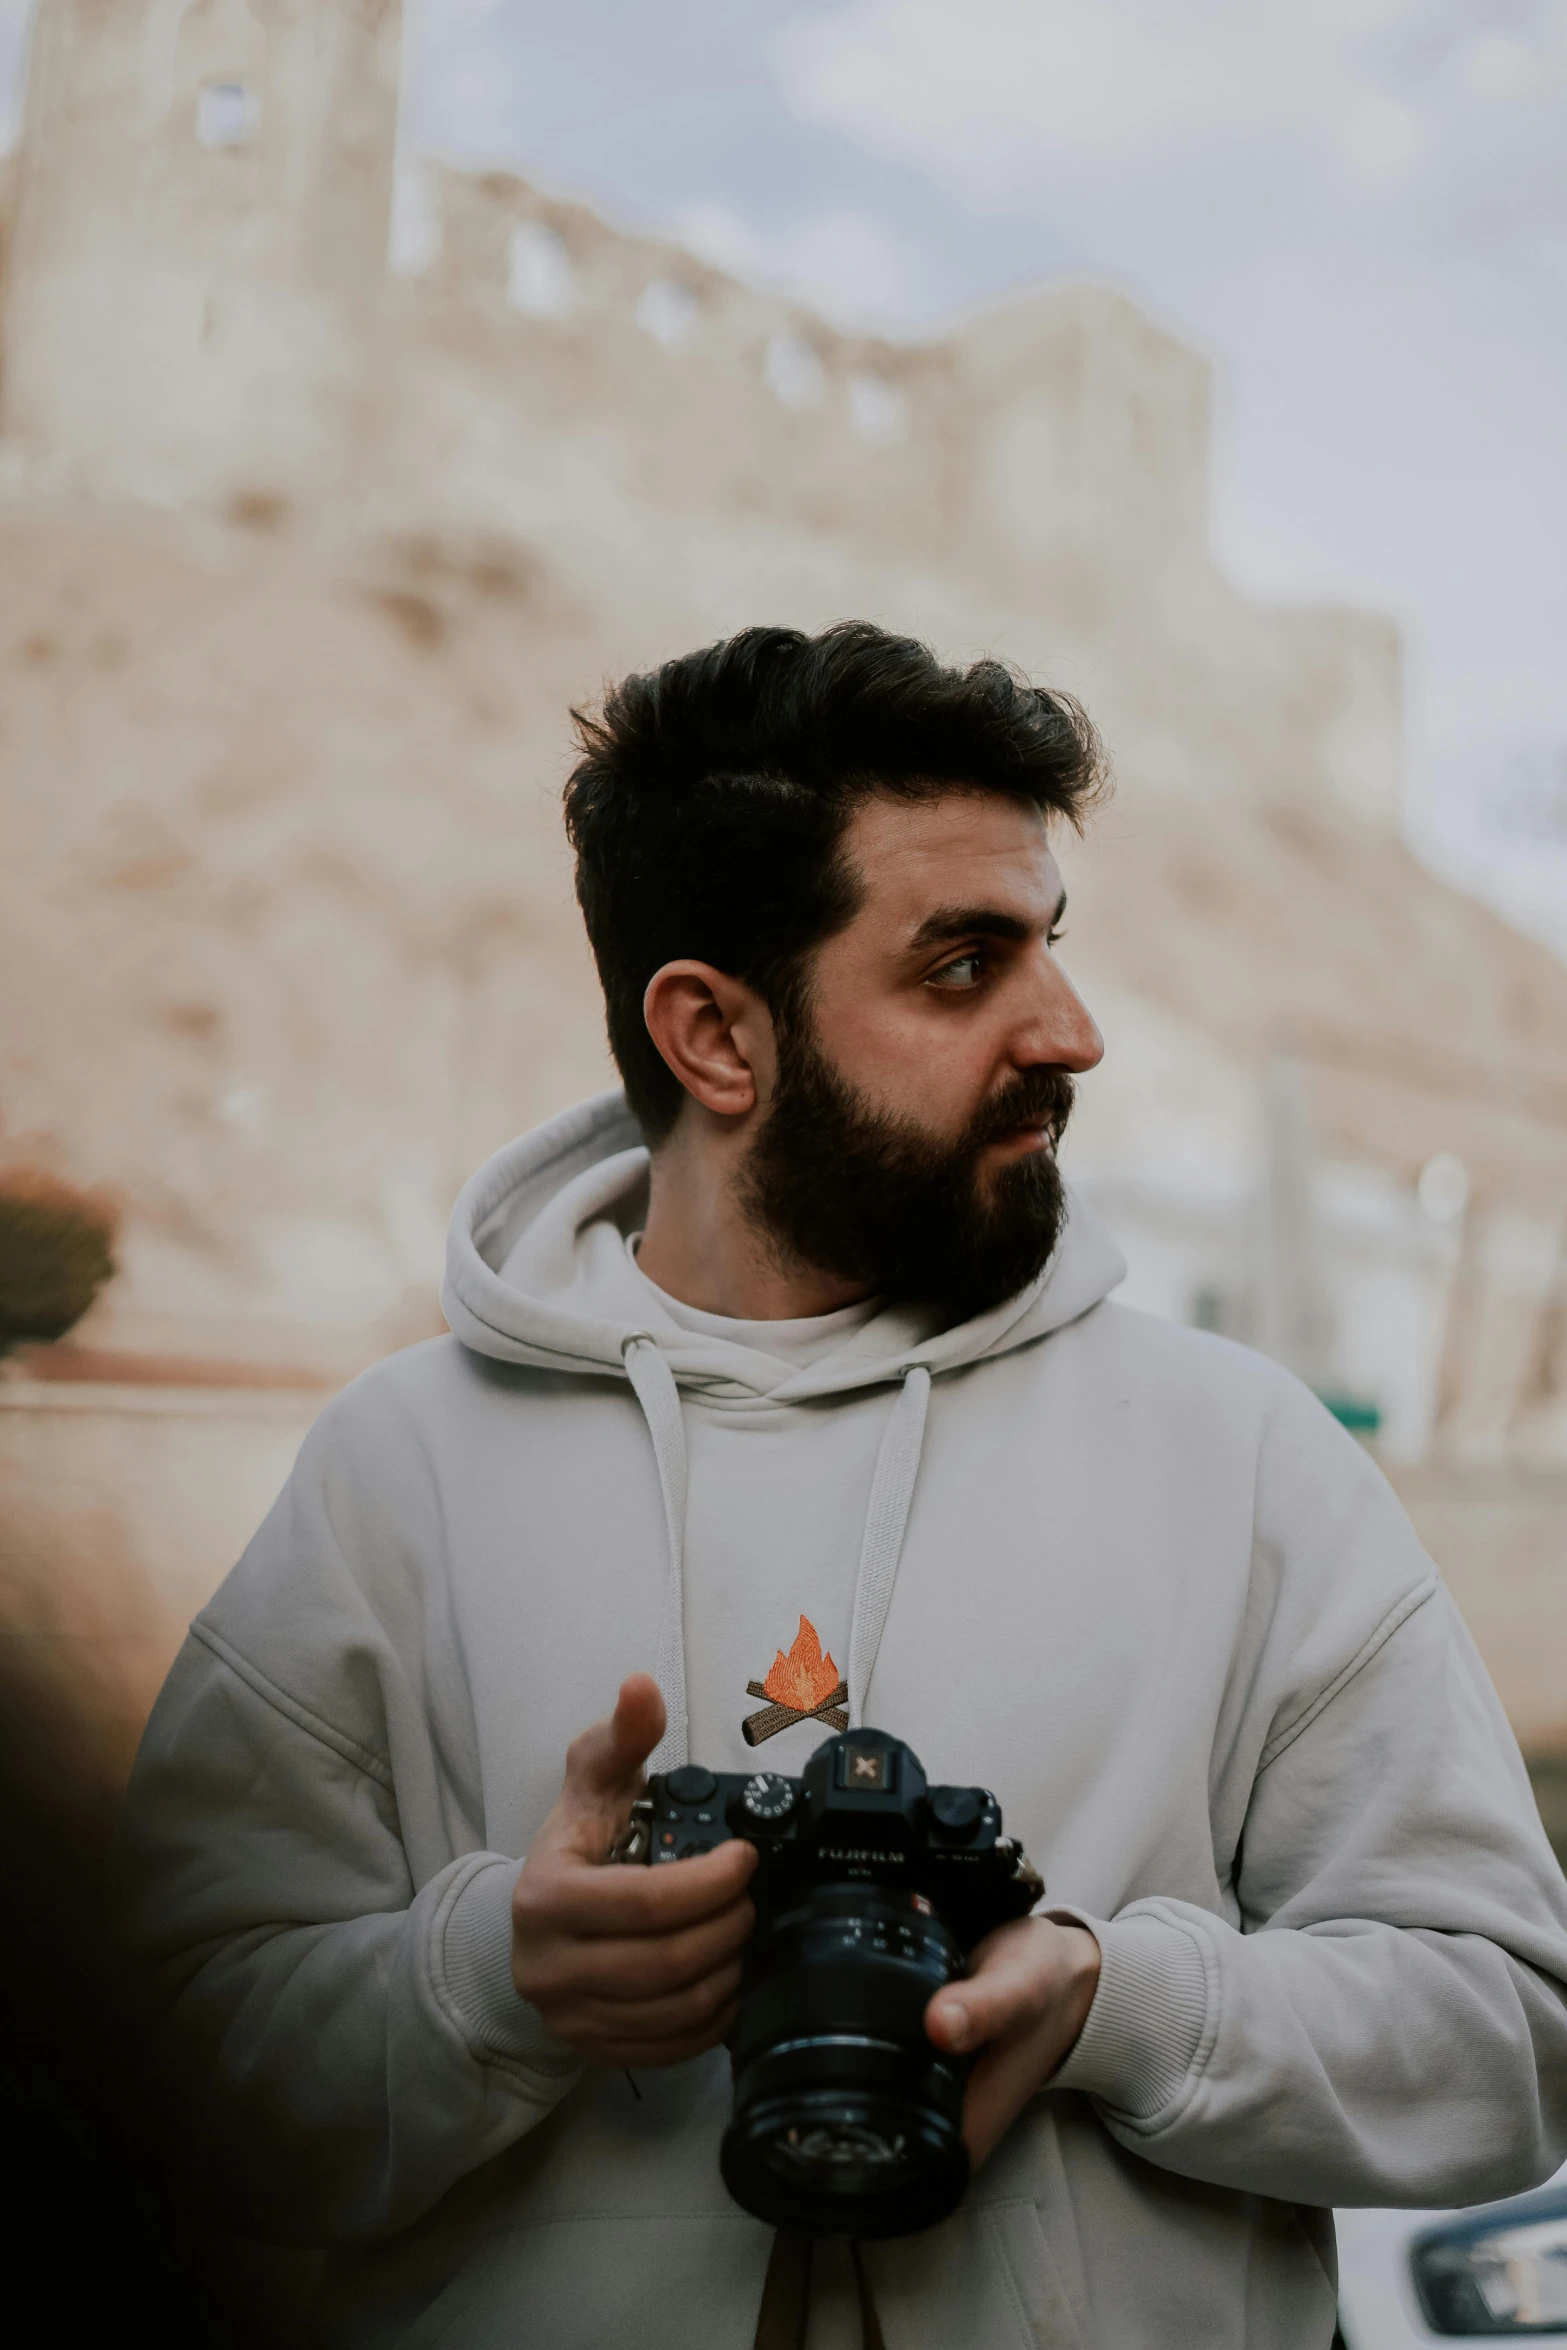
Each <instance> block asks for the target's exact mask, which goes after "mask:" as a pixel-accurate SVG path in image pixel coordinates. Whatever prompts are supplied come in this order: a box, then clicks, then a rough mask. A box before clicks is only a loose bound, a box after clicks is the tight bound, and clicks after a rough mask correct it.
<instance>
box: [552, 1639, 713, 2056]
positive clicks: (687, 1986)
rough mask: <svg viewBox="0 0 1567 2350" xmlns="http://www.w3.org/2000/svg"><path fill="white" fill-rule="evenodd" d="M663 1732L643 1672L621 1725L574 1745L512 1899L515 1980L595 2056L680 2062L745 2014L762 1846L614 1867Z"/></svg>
mask: <svg viewBox="0 0 1567 2350" xmlns="http://www.w3.org/2000/svg"><path fill="white" fill-rule="evenodd" d="M663 1734H664V1700H663V1698H662V1696H661V1695H660V1694H659V1688H658V1684H657V1682H656V1681H654V1680H652V1679H651V1678H650V1676H649V1675H648V1674H646V1673H633V1674H632V1675H631V1677H630V1679H629V1680H627V1681H623V1682H622V1683H621V1686H620V1696H619V1698H618V1700H617V1702H616V1705H615V1710H614V1712H613V1714H612V1715H611V1716H610V1718H609V1720H608V1721H607V1722H595V1723H594V1725H593V1728H592V1729H591V1730H584V1731H583V1733H582V1736H581V1737H580V1738H574V1739H573V1740H572V1742H571V1745H570V1747H569V1748H568V1749H567V1753H566V1783H565V1785H564V1786H563V1787H562V1789H561V1792H560V1800H559V1802H558V1803H557V1804H556V1806H555V1808H554V1810H553V1811H552V1812H551V1813H550V1815H549V1817H548V1819H547V1820H546V1821H545V1822H544V1825H543V1827H542V1828H541V1829H540V1830H539V1833H538V1835H537V1836H536V1837H535V1838H534V1842H533V1849H532V1850H531V1851H530V1853H529V1854H528V1857H527V1860H526V1861H525V1862H524V1863H523V1868H522V1873H521V1875H520V1876H519V1877H518V1879H517V1888H516V1891H515V1892H514V1893H513V1895H512V1903H511V1916H512V1932H511V1972H512V1981H513V1982H514V1983H515V1984H516V1986H517V1989H518V1991H519V1993H520V1994H521V1996H522V1997H523V1998H524V1999H526V2000H528V2001H529V2002H530V2003H531V2004H532V2005H533V2006H534V2007H536V2008H537V2009H538V2011H539V2013H540V2014H541V2015H542V2016H543V2018H544V2020H545V2022H546V2023H547V2024H548V2025H549V2026H550V2029H551V2030H552V2031H553V2032H555V2033H556V2034H557V2035H558V2036H559V2037H560V2038H561V2039H562V2040H564V2041H566V2043H567V2044H568V2046H570V2047H572V2048H575V2049H576V2051H577V2053H578V2055H579V2056H581V2057H583V2058H585V2059H586V2061H587V2062H588V2063H589V2064H602V2065H625V2066H630V2067H633V2068H637V2069H640V2068H643V2067H646V2066H650V2065H663V2064H680V2063H682V2062H683V2061H684V2060H685V2059H686V2058H687V2057H688V2056H700V2055H701V2054H702V2052H703V2050H704V2049H707V2048H715V2047H717V2045H718V2043H719V2042H720V2041H721V2040H723V2039H724V2038H725V2037H726V2036H727V2034H728V2031H729V2027H730V2025H731V2024H732V2023H733V2021H734V2010H735V1999H736V1995H737V1993H738V1991H739V1988H740V1952H741V1948H742V1946H743V1944H744V1942H745V1939H746V1936H747V1935H748V1934H749V1933H750V1931H751V1927H752V1925H753V1924H754V1922H755V1918H756V1912H755V1910H754V1909H753V1908H752V1906H751V1903H750V1902H749V1900H748V1899H747V1898H746V1891H745V1888H746V1885H747V1883H748V1882H749V1879H750V1875H751V1871H752V1870H753V1869H754V1868H755V1866H756V1852H755V1848H754V1847H753V1846H752V1845H750V1844H748V1843H746V1842H745V1840H744V1838H743V1837H735V1838H733V1839H731V1840H730V1841H729V1842H728V1843H726V1844H721V1845H720V1846H719V1847H718V1849H717V1851H716V1852H707V1853H702V1854H700V1855H699V1856H698V1857H697V1858H696V1859H695V1860H677V1861H672V1862H670V1863H669V1864H668V1865H667V1866H666V1867H664V1868H606V1867H605V1865H604V1863H605V1862H606V1860H607V1859H608V1857H609V1850H610V1847H611V1845H612V1844H613V1843H614V1841H615V1838H616V1836H617V1835H618V1834H619V1833H620V1830H621V1829H622V1828H623V1827H624V1826H625V1824H626V1821H627V1820H628V1818H629V1817H630V1814H631V1804H632V1799H633V1797H635V1796H637V1795H639V1794H640V1793H641V1791H642V1765H643V1763H644V1762H645V1761H646V1760H647V1758H648V1756H649V1755H650V1754H651V1753H652V1751H653V1749H654V1747H655V1746H656V1745H657V1744H658V1742H659V1740H660V1738H661V1737H662V1736H663Z"/></svg>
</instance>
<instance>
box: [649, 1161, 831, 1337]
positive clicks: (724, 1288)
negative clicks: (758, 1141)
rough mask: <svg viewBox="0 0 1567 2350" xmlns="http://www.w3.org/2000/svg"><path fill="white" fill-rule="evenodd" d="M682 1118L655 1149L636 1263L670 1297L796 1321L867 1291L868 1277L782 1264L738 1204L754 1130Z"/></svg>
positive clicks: (763, 1318) (738, 1318)
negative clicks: (704, 1126)
mask: <svg viewBox="0 0 1567 2350" xmlns="http://www.w3.org/2000/svg"><path fill="white" fill-rule="evenodd" d="M694 1123H695V1121H690V1122H688V1120H687V1119H686V1118H684V1117H683V1118H682V1120H681V1122H680V1124H679V1125H677V1126H676V1128H675V1130H674V1132H673V1133H672V1134H671V1135H670V1137H669V1139H668V1140H667V1141H666V1142H663V1143H661V1144H660V1145H659V1147H658V1149H657V1150H656V1151H655V1152H654V1153H653V1164H652V1175H651V1179H650V1185H649V1193H648V1211H647V1226H646V1229H645V1231H644V1232H643V1235H642V1243H641V1246H640V1248H639V1249H638V1251H637V1263H638V1265H639V1266H640V1267H641V1269H642V1271H643V1272H644V1273H645V1274H646V1275H647V1277H648V1279H649V1280H650V1281H651V1282H652V1283H653V1284H654V1285H655V1287H656V1288H659V1289H661V1290H663V1291H664V1293H665V1295H666V1296H667V1297H673V1298H678V1299H679V1300H680V1303H681V1304H682V1305H687V1306H695V1308H696V1309H697V1311H698V1313H703V1314H722V1315H724V1316H726V1317H727V1318H728V1319H729V1320H731V1321H735V1322H796V1321H802V1320H804V1319H806V1318H807V1317H808V1316H812V1315H816V1314H831V1313H836V1311H837V1310H838V1308H839V1307H840V1306H851V1305H855V1304H857V1303H858V1302H859V1300H860V1299H861V1298H862V1297H865V1296H866V1295H868V1292H867V1290H866V1288H865V1286H864V1284H863V1282H853V1281H844V1280H841V1279H840V1278H839V1277H838V1276H837V1275H836V1274H832V1273H823V1272H820V1271H818V1270H817V1269H816V1268H815V1267H814V1266H811V1265H792V1264H788V1263H781V1262H780V1261H779V1259H778V1257H777V1256H776V1255H774V1254H773V1252H772V1251H771V1250H770V1249H769V1248H768V1245H767V1242H766V1240H765V1238H764V1236H763V1235H762V1234H761V1233H759V1232H758V1231H757V1229H756V1226H755V1225H754V1224H753V1223H752V1222H751V1220H750V1218H749V1217H748V1216H747V1215H746V1213H745V1210H744V1209H743V1207H742V1206H741V1204H740V1200H739V1196H738V1194H739V1176H740V1170H741V1167H742V1165H743V1163H744V1157H745V1151H746V1148H747V1147H748V1144H749V1136H748V1135H747V1134H744V1133H738V1132H731V1133H728V1134H717V1133H714V1132H711V1131H708V1132H702V1133H693V1132H692V1130H691V1128H692V1125H693V1124H694Z"/></svg>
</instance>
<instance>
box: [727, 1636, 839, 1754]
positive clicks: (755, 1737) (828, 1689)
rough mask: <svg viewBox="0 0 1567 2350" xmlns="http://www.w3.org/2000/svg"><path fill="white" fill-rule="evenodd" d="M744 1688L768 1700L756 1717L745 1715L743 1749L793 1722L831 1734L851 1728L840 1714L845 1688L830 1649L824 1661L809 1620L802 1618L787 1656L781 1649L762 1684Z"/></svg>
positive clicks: (749, 1685) (750, 1682)
mask: <svg viewBox="0 0 1567 2350" xmlns="http://www.w3.org/2000/svg"><path fill="white" fill-rule="evenodd" d="M746 1688H747V1689H748V1690H749V1691H750V1693H751V1695H752V1696H753V1697H770V1698H771V1699H772V1703H771V1705H764V1706H763V1708H762V1710H761V1712H760V1713H756V1714H747V1715H746V1717H745V1720H744V1721H743V1722H742V1723H741V1724H740V1735H741V1737H742V1738H743V1739H744V1740H745V1742H746V1744H747V1746H760V1745H761V1743H762V1740H763V1739H764V1738H772V1737H775V1736H776V1735H777V1733H778V1732H779V1731H780V1730H792V1729H793V1727H794V1725H795V1723H796V1722H825V1723H826V1725H827V1727H828V1729H829V1730H847V1728H848V1727H849V1717H848V1715H847V1713H846V1712H845V1711H844V1701H845V1699H846V1698H847V1697H848V1694H849V1684H848V1682H847V1681H844V1680H841V1679H840V1678H839V1674H838V1668H837V1666H836V1665H835V1664H834V1663H833V1661H832V1651H831V1650H830V1649H829V1651H828V1652H827V1654H826V1655H825V1656H823V1654H822V1644H821V1641H820V1639H819V1638H818V1636H817V1631H816V1626H815V1625H814V1624H813V1623H812V1622H811V1619H810V1617H809V1616H802V1617H801V1618H800V1629H799V1631H798V1632H797V1633H796V1634H795V1636H794V1646H793V1647H792V1648H791V1649H790V1651H789V1653H788V1655H787V1656H786V1655H785V1654H784V1652H783V1650H782V1649H781V1648H780V1650H779V1651H778V1654H777V1655H776V1656H775V1657H774V1659H773V1669H772V1671H771V1672H770V1673H769V1674H768V1676H767V1678H766V1680H765V1681H747V1683H746Z"/></svg>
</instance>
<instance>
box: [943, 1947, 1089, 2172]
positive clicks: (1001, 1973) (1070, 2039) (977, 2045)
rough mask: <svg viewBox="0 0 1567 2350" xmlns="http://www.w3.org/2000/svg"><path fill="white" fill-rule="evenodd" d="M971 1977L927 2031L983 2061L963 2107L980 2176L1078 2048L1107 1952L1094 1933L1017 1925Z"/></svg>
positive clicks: (980, 1953) (947, 1996) (980, 1951)
mask: <svg viewBox="0 0 1567 2350" xmlns="http://www.w3.org/2000/svg"><path fill="white" fill-rule="evenodd" d="M969 1967H970V1972H969V1974H968V1976H967V1978H966V1980H964V1981H963V1982H960V1983H949V1984H948V1985H947V1988H946V1989H945V1990H944V1991H938V1992H937V1993H936V1996H935V1998H934V1999H933V2000H932V2001H931V2003H930V2005H929V2007H927V2008H926V2010H925V2029H926V2031H927V2032H928V2033H929V2035H930V2037H931V2039H932V2040H933V2041H934V2042H935V2044H936V2046H937V2047H938V2048H945V2049H948V2050H950V2051H951V2052H952V2053H953V2054H962V2055H964V2056H968V2055H971V2054H973V2052H974V2051H975V2050H976V2049H980V2050H983V2052H984V2053H983V2054H982V2055H981V2056H980V2058H979V2061H978V2062H977V2064H976V2065H975V2067H974V2070H973V2071H972V2073H971V2074H970V2075H969V2084H968V2095H967V2096H966V2098H965V2099H964V2102H963V2136H964V2138H965V2140H966V2141H967V2144H968V2150H969V2159H970V2160H971V2161H972V2163H973V2165H974V2167H975V2169H976V2170H977V2169H978V2168H979V2166H980V2164H981V2163H982V2162H983V2161H984V2159H985V2157H986V2155H987V2154H989V2152H990V2150H991V2148H992V2147H993V2146H994V2145H995V2144H996V2142H997V2140H998V2139H999V2138H1001V2137H1002V2135H1003V2134H1004V2132H1005V2131H1007V2130H1008V2129H1010V2127H1011V2125H1012V2123H1013V2122H1015V2121H1016V2119H1017V2117H1018V2115H1019V2114H1020V2113H1021V2112H1022V2110H1023V2108H1024V2106H1025V2105H1026V2104H1027V2103H1028V2101H1029V2099H1030V2098H1031V2097H1032V2096H1033V2095H1034V2094H1035V2093H1036V2091H1038V2090H1040V2089H1042V2088H1043V2087H1044V2085H1045V2083H1046V2082H1047V2081H1048V2080H1049V2078H1050V2076H1051V2074H1052V2073H1053V2072H1054V2071H1055V2070H1056V2068H1057V2066H1058V2065H1061V2064H1064V2063H1065V2061H1066V2059H1067V2057H1068V2056H1069V2055H1070V2054H1071V2052H1072V2050H1073V2049H1074V2048H1075V2047H1076V2045H1077V2038H1078V2034H1079V2033H1080V2032H1081V2031H1082V2028H1083V2026H1084V2024H1085V2023H1086V2022H1087V2021H1088V2011H1089V2009H1090V2008H1091V2007H1092V2006H1093V2003H1094V1993H1095V1991H1096V1990H1097V1989H1098V1987H1099V1945H1098V1943H1097V1942H1096V1941H1095V1940H1094V1937H1093V1935H1092V1934H1090V1933H1089V1931H1088V1929H1087V1927H1086V1926H1069V1925H1057V1924H1056V1922H1055V1920H1054V1919H1052V1918H1015V1919H1014V1920H1013V1921H1012V1923H1011V1925H1009V1926H998V1927H997V1928H996V1931H995V1932H994V1933H993V1934H987V1935H986V1937H985V1939H984V1941H983V1942H981V1943H980V1944H979V1946H978V1948H977V1949H976V1950H975V1952H974V1955H973V1957H972V1959H971V1960H970V1962H969Z"/></svg>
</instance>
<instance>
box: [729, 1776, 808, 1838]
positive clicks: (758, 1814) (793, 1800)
mask: <svg viewBox="0 0 1567 2350" xmlns="http://www.w3.org/2000/svg"><path fill="white" fill-rule="evenodd" d="M799 1799H800V1791H799V1788H798V1786H797V1785H796V1783H795V1781H794V1780H793V1779H785V1778H782V1777H780V1775H779V1774H778V1772H776V1771H757V1772H755V1773H754V1774H753V1776H752V1777H751V1778H749V1779H747V1781H746V1783H745V1785H744V1786H743V1787H742V1788H741V1790H740V1800H739V1803H738V1804H737V1805H736V1807H735V1809H736V1812H737V1813H738V1815H739V1818H740V1820H741V1822H742V1823H743V1824H745V1825H747V1826H755V1827H759V1828H776V1827H778V1826H779V1825H780V1824H781V1822H783V1821H784V1820H786V1819H787V1818H788V1817H789V1814H790V1813H791V1812H792V1811H793V1809H794V1807H795V1805H796V1804H797V1803H798V1801H799Z"/></svg>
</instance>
